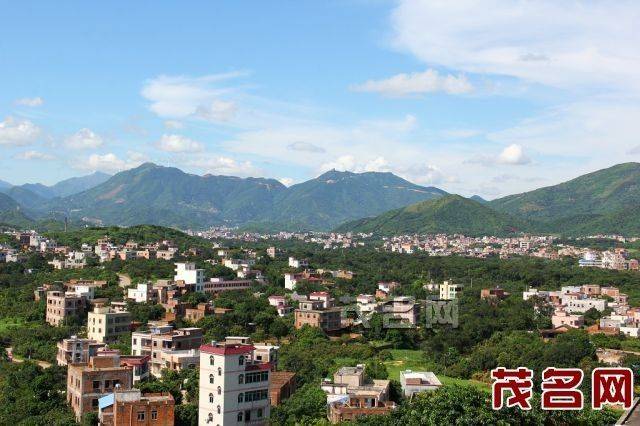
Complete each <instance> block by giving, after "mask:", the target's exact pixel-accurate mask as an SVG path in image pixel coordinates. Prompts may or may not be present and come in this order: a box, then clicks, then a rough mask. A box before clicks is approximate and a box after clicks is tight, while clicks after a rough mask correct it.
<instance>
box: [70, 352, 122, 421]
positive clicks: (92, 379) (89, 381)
mask: <svg viewBox="0 0 640 426" xmlns="http://www.w3.org/2000/svg"><path fill="white" fill-rule="evenodd" d="M132 386H133V376H132V372H131V369H130V368H129V367H127V366H121V365H120V353H119V352H118V351H98V354H97V355H96V356H93V357H91V358H89V361H88V362H83V363H77V364H70V365H69V367H68V370H67V403H68V404H69V405H71V409H72V410H73V411H74V413H75V415H76V420H78V421H80V420H81V419H82V416H83V415H84V414H85V413H88V412H91V411H98V408H99V404H98V400H99V399H100V398H102V397H103V396H106V395H107V394H110V393H113V391H114V390H115V389H119V390H129V389H131V388H132Z"/></svg>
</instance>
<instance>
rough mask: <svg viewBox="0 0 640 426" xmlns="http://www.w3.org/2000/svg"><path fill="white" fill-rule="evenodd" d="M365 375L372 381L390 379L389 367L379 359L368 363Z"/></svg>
mask: <svg viewBox="0 0 640 426" xmlns="http://www.w3.org/2000/svg"><path fill="white" fill-rule="evenodd" d="M364 374H365V375H366V376H367V377H368V378H369V379H371V380H386V379H387V378H388V377H389V372H388V371H387V367H386V366H385V365H384V363H382V362H380V361H379V360H377V359H373V360H371V361H368V362H367V364H366V366H365V368H364Z"/></svg>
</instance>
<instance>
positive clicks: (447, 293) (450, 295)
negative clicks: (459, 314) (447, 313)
mask: <svg viewBox="0 0 640 426" xmlns="http://www.w3.org/2000/svg"><path fill="white" fill-rule="evenodd" d="M461 291H462V285H460V284H454V283H452V282H449V281H445V282H443V283H442V284H440V300H455V299H457V298H458V293H460V292H461Z"/></svg>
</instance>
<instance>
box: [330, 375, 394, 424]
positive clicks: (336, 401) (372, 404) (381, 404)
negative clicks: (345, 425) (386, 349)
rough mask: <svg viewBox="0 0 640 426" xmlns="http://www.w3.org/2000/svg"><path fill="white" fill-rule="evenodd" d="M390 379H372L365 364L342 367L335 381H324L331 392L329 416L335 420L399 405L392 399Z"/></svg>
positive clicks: (391, 408) (334, 376)
mask: <svg viewBox="0 0 640 426" xmlns="http://www.w3.org/2000/svg"><path fill="white" fill-rule="evenodd" d="M389 383H390V382H389V380H369V379H368V378H367V377H366V375H365V373H364V365H362V364H359V365H357V366H355V367H342V368H340V369H339V370H338V371H336V372H335V373H334V375H333V381H331V380H324V381H323V382H322V384H321V385H320V387H321V389H322V390H323V391H324V392H325V393H326V394H327V405H328V407H329V409H328V412H327V417H328V419H329V421H330V422H331V423H334V424H335V423H341V422H347V421H350V420H354V419H356V418H358V417H360V416H368V415H379V414H387V413H388V412H389V411H391V410H393V409H395V407H396V405H395V403H394V402H393V401H390V400H389Z"/></svg>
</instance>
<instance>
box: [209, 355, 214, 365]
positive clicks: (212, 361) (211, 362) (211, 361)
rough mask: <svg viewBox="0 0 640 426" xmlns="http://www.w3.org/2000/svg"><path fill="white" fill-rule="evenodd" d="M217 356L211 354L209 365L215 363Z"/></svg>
mask: <svg viewBox="0 0 640 426" xmlns="http://www.w3.org/2000/svg"><path fill="white" fill-rule="evenodd" d="M214 360H215V358H214V357H213V355H210V356H209V365H213V363H214Z"/></svg>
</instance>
